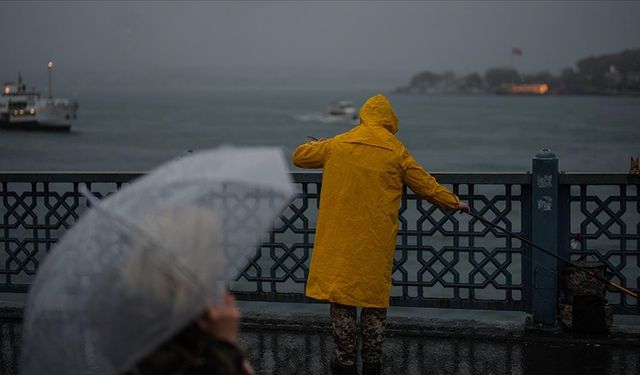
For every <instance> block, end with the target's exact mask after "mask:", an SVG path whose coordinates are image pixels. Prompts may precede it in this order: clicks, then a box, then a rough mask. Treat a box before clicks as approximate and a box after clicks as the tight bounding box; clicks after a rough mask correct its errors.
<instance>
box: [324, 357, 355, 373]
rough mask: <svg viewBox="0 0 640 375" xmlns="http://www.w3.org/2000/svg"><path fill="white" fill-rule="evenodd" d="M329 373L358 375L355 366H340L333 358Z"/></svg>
mask: <svg viewBox="0 0 640 375" xmlns="http://www.w3.org/2000/svg"><path fill="white" fill-rule="evenodd" d="M331 373H332V374H333V375H358V369H357V368H356V365H352V366H345V365H343V364H340V363H338V361H337V360H336V359H335V358H334V359H332V360H331Z"/></svg>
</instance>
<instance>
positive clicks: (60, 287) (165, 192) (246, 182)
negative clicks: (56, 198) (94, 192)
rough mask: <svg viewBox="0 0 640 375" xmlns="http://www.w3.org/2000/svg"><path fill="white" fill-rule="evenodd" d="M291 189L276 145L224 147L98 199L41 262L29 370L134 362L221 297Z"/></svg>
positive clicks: (107, 368) (80, 369) (28, 336)
mask: <svg viewBox="0 0 640 375" xmlns="http://www.w3.org/2000/svg"><path fill="white" fill-rule="evenodd" d="M292 196H293V185H292V184H291V180H290V176H289V173H288V171H287V165H286V163H285V160H284V158H283V155H282V152H281V151H280V150H279V149H274V148H230V147H225V148H219V149H216V150H211V151H204V152H199V153H194V154H191V155H189V156H185V157H183V158H180V159H177V160H175V161H172V162H169V163H167V164H166V165H164V166H161V167H159V168H158V169H156V170H154V171H152V172H151V173H150V174H148V175H146V176H144V177H141V178H140V179H138V180H136V181H134V182H133V183H132V184H130V185H128V186H126V187H124V188H123V189H122V190H120V191H119V192H117V193H116V194H113V195H111V196H109V197H108V198H106V199H104V200H102V201H97V202H96V204H95V205H94V207H93V208H92V209H90V210H88V211H87V212H85V214H84V215H83V216H82V217H81V218H80V220H79V221H78V222H77V223H76V224H75V225H74V227H73V228H71V229H70V230H69V231H68V232H67V233H66V234H65V235H64V236H63V237H62V238H61V239H60V242H59V243H58V244H56V246H55V247H54V248H53V249H52V251H51V254H49V255H48V256H47V258H46V260H45V262H44V263H43V264H42V266H41V267H40V269H39V270H38V274H37V276H36V279H35V281H34V283H33V285H32V287H31V290H30V292H29V297H28V301H27V305H26V310H25V321H24V333H23V345H22V362H21V373H24V374H44V373H47V374H87V373H92V374H114V373H119V372H122V371H125V370H127V369H128V368H129V367H131V366H132V365H133V364H135V363H136V362H137V361H139V360H140V359H142V358H143V357H144V356H145V355H146V354H148V353H149V352H151V351H152V350H153V349H154V348H155V347H157V346H158V345H159V344H161V343H162V342H164V341H165V340H167V339H168V338H170V337H172V336H173V335H174V334H176V333H177V332H178V331H179V330H181V329H182V328H183V327H184V326H186V325H187V324H189V323H190V322H191V321H192V320H193V319H194V318H195V317H197V316H198V315H199V314H201V313H202V312H203V311H204V310H205V308H206V306H207V304H208V303H211V302H213V303H216V302H219V301H220V297H221V295H222V291H223V289H224V285H225V282H226V281H227V280H230V279H231V278H233V277H234V276H235V275H236V274H237V272H238V268H239V267H242V266H244V265H246V262H247V260H248V257H249V255H251V254H253V253H254V252H255V250H256V245H257V244H258V241H259V239H260V237H261V236H262V235H263V234H264V233H265V232H266V231H267V230H268V229H269V228H270V227H271V226H272V225H273V221H274V219H275V218H276V217H277V215H278V214H279V213H280V212H281V210H282V209H283V208H284V207H285V205H287V204H288V203H289V201H290V200H291V198H292Z"/></svg>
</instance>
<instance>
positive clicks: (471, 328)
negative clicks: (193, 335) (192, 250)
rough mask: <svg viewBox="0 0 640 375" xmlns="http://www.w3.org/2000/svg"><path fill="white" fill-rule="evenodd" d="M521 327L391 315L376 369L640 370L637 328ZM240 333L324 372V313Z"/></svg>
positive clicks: (292, 370) (8, 341) (264, 365)
mask: <svg viewBox="0 0 640 375" xmlns="http://www.w3.org/2000/svg"><path fill="white" fill-rule="evenodd" d="M522 327H523V325H521V324H518V323H505V322H490V321H488V322H478V321H436V320H431V321H426V320H416V319H413V320H412V319H402V318H396V317H392V318H390V320H389V324H388V331H389V333H388V336H387V339H386V341H385V344H384V357H383V360H384V366H383V374H389V375H391V374H393V375H400V374H478V375H479V374H483V375H492V374H496V375H497V374H514V375H515V374H530V375H533V374H536V375H538V374H540V375H543V374H544V375H547V374H563V375H565V374H593V375H627V374H628V375H631V374H640V343H639V340H638V337H637V335H636V334H633V335H618V336H616V337H615V338H613V339H612V338H611V337H595V338H594V337H570V336H566V335H561V336H558V335H548V334H539V333H535V332H534V333H526V332H525V331H524V330H523V329H521V328H522ZM21 328H22V327H21V323H20V320H19V319H2V320H0V333H1V339H0V352H1V354H2V355H1V357H0V370H1V371H2V374H15V373H16V366H17V360H18V348H19V347H20V341H21ZM617 329H618V331H620V330H621V329H622V331H624V327H622V328H621V327H618V328H617ZM633 329H636V328H633ZM240 340H241V343H242V345H243V346H244V347H245V348H246V349H247V354H248V356H249V358H250V360H251V362H252V364H253V366H254V368H255V370H256V374H281V375H290V374H329V373H330V372H329V361H330V359H331V356H332V351H333V340H332V338H331V335H330V334H329V325H328V320H326V319H325V316H324V315H323V314H292V315H284V316H283V315H282V314H280V315H274V314H259V313H249V314H247V315H246V316H245V318H244V321H243V328H242V332H241V339H240Z"/></svg>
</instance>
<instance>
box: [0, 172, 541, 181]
mask: <svg viewBox="0 0 640 375" xmlns="http://www.w3.org/2000/svg"><path fill="white" fill-rule="evenodd" d="M145 173H146V172H31V171H24V172H23V171H10V172H4V171H0V182H116V183H117V182H128V181H131V180H132V179H134V178H137V177H140V176H142V175H144V174H145ZM291 175H292V177H293V180H294V182H296V183H320V182H321V181H322V173H321V172H315V171H314V172H299V171H294V172H291ZM431 175H432V176H433V177H435V178H436V179H437V180H438V182H440V183H444V184H529V183H531V174H530V173H528V172H434V173H431Z"/></svg>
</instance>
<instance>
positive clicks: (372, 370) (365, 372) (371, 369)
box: [362, 362, 380, 375]
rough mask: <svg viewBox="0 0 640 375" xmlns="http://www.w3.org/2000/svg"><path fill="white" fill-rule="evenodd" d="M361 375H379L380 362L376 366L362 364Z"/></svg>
mask: <svg viewBox="0 0 640 375" xmlns="http://www.w3.org/2000/svg"><path fill="white" fill-rule="evenodd" d="M362 375H380V362H378V363H376V364H370V363H363V364H362Z"/></svg>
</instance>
